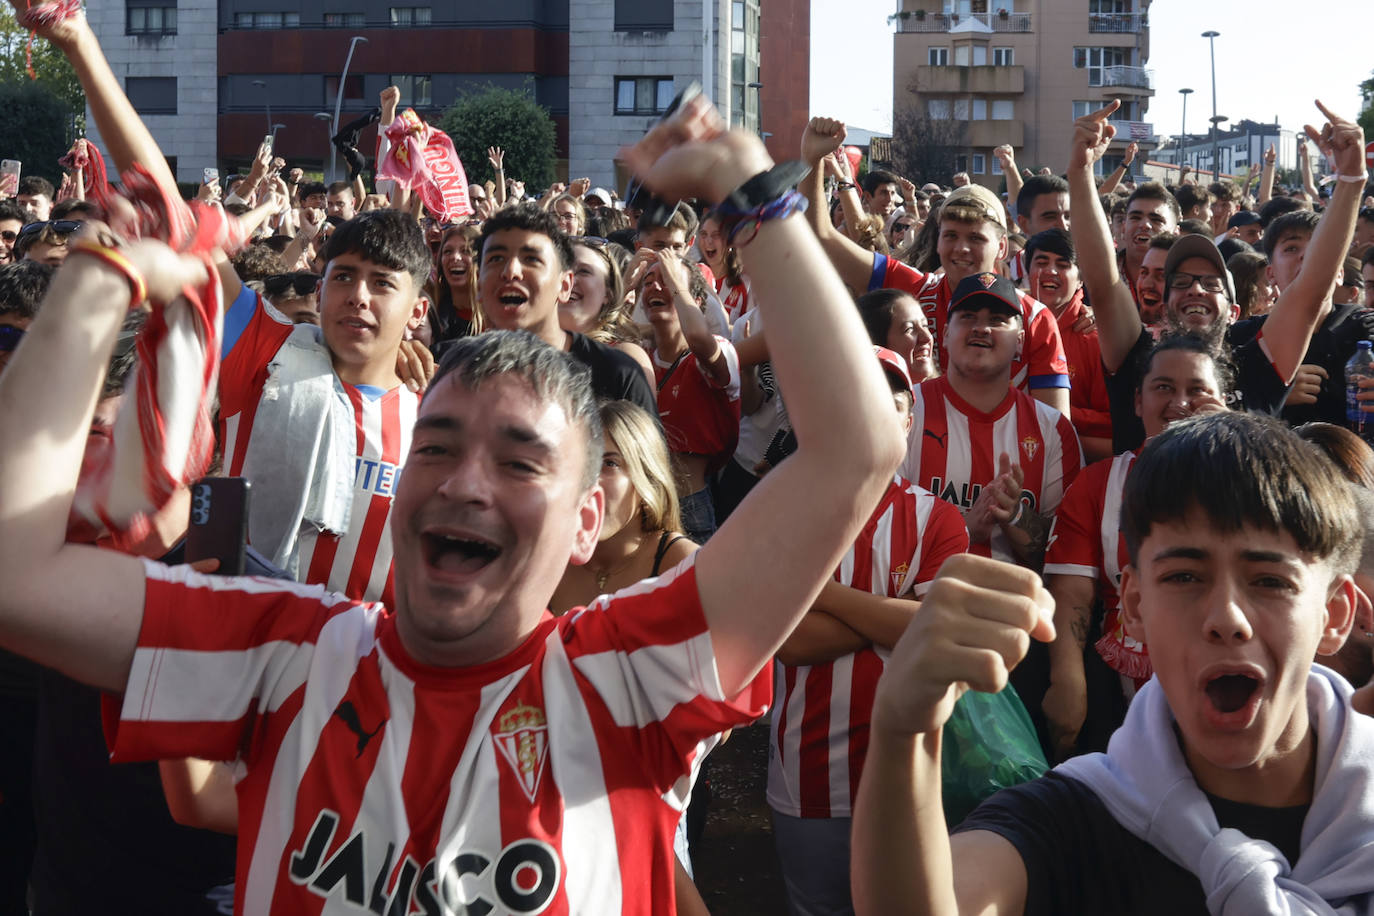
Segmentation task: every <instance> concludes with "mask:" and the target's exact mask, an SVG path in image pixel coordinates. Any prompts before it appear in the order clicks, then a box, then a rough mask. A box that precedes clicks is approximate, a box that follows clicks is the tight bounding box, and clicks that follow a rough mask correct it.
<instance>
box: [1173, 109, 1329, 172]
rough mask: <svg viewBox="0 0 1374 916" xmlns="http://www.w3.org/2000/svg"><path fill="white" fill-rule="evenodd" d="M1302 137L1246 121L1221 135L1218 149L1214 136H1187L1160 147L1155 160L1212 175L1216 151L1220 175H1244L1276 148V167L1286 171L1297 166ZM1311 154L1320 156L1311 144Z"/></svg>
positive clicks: (1276, 127) (1237, 123)
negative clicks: (1270, 150) (1269, 151)
mask: <svg viewBox="0 0 1374 916" xmlns="http://www.w3.org/2000/svg"><path fill="white" fill-rule="evenodd" d="M1303 136H1304V135H1303V134H1302V133H1301V132H1300V131H1292V130H1285V129H1284V128H1282V127H1280V126H1279V125H1277V124H1263V123H1260V122H1258V121H1252V120H1250V119H1249V118H1244V119H1242V120H1240V121H1238V122H1236V123H1235V124H1234V125H1232V127H1231V129H1229V130H1223V131H1221V132H1220V133H1218V134H1217V136H1216V144H1215V146H1214V145H1213V142H1212V139H1213V138H1212V136H1211V134H1188V135H1186V136H1183V137H1174V138H1173V139H1172V141H1171V142H1169V143H1166V144H1165V145H1164V146H1161V147H1160V148H1159V149H1158V150H1157V151H1156V152H1155V153H1154V157H1153V158H1154V159H1155V160H1156V161H1158V162H1167V163H1169V164H1170V165H1174V166H1177V165H1178V164H1179V162H1180V160H1181V161H1182V162H1183V163H1184V164H1186V165H1187V166H1188V167H1189V168H1191V169H1193V170H1194V171H1197V172H1202V173H1209V172H1212V171H1213V168H1212V152H1213V149H1215V150H1216V153H1217V155H1218V156H1219V157H1220V159H1221V162H1220V165H1221V174H1223V175H1244V174H1245V173H1246V172H1247V171H1248V170H1249V168H1250V166H1251V165H1252V164H1253V163H1256V162H1258V163H1261V164H1263V162H1264V151H1265V150H1267V149H1268V148H1269V147H1270V146H1273V147H1274V164H1275V166H1276V167H1277V168H1278V169H1279V170H1280V171H1287V170H1289V169H1295V168H1297V167H1298V141H1299V140H1300V139H1302V138H1303ZM1308 151H1309V152H1311V153H1312V155H1313V156H1314V157H1315V156H1317V155H1318V153H1317V152H1316V151H1315V150H1314V149H1313V148H1312V146H1311V144H1308Z"/></svg>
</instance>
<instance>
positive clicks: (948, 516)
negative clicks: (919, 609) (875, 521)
mask: <svg viewBox="0 0 1374 916" xmlns="http://www.w3.org/2000/svg"><path fill="white" fill-rule="evenodd" d="M917 511H918V513H920V514H921V516H922V521H921V546H920V550H919V552H918V554H917V556H918V558H919V559H918V561H917V562H916V563H915V564H913V565H915V567H916V579H915V582H914V583H913V585H912V594H913V595H914V596H915V597H917V598H923V597H925V594H926V592H928V591H930V586H931V584H932V583H933V582H934V580H935V576H936V575H937V574H938V573H939V572H940V567H941V566H943V565H944V563H945V561H946V560H948V559H949V558H950V557H952V556H954V555H955V554H959V553H966V552H967V551H968V529H967V528H966V527H964V516H963V515H962V514H961V513H960V512H959V510H958V509H956V508H954V506H952V505H950V504H949V503H947V502H945V501H944V500H943V499H940V498H939V497H938V496H936V495H935V494H934V493H931V492H930V491H929V490H926V489H924V488H920V489H919V491H918V495H917Z"/></svg>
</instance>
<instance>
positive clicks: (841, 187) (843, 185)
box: [835, 181, 858, 191]
mask: <svg viewBox="0 0 1374 916" xmlns="http://www.w3.org/2000/svg"><path fill="white" fill-rule="evenodd" d="M857 187H858V185H856V184H855V183H854V182H852V181H841V182H840V183H839V184H837V185H835V190H836V191H848V190H849V189H850V188H857Z"/></svg>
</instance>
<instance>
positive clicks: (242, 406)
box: [219, 286, 420, 604]
mask: <svg viewBox="0 0 1374 916" xmlns="http://www.w3.org/2000/svg"><path fill="white" fill-rule="evenodd" d="M249 296H251V297H252V298H251V299H249V298H247V297H249ZM293 327H294V325H292V324H290V323H289V322H287V321H286V320H285V319H284V318H283V317H282V316H280V315H279V314H275V313H274V312H272V311H269V310H268V309H266V308H264V307H263V303H262V300H261V297H260V296H257V294H255V293H253V292H252V291H251V290H250V289H249V288H248V287H246V286H245V287H244V295H241V296H240V297H239V298H238V299H237V300H235V301H234V303H233V304H232V305H231V306H230V308H229V310H228V312H227V314H226V315H225V321H224V362H223V365H222V367H221V369H220V379H219V393H220V441H221V444H222V445H223V448H224V464H225V468H226V473H227V474H228V476H230V477H238V476H241V475H242V473H243V464H244V459H245V458H246V457H247V454H248V440H249V438H250V437H251V436H253V435H254V434H255V432H256V434H258V435H281V434H282V432H281V431H280V430H272V431H267V430H255V427H254V425H253V420H254V417H255V416H256V414H257V410H258V404H259V402H260V401H261V400H262V398H263V396H264V390H265V388H266V385H267V381H268V378H269V377H270V374H271V373H270V370H269V368H268V367H269V366H270V365H271V363H272V361H273V359H274V357H276V355H277V351H278V350H280V349H281V348H282V346H283V345H284V344H285V343H286V338H287V337H289V336H290V334H291V330H292V328H293ZM334 394H335V397H338V398H343V399H345V400H347V402H348V404H349V408H350V411H351V413H352V416H353V421H354V423H353V425H354V434H355V442H356V445H355V453H354V459H355V462H356V463H355V466H354V480H353V507H352V512H351V514H350V521H349V525H348V531H347V532H345V533H344V534H343V535H342V536H339V535H335V534H333V533H330V532H322V531H319V530H317V529H315V528H312V527H311V526H308V525H306V526H302V527H303V530H302V531H301V534H300V544H299V547H298V551H299V557H300V559H299V561H298V563H297V569H298V570H299V575H298V578H299V579H300V580H301V581H302V582H307V583H310V584H312V585H323V586H325V587H326V588H328V589H329V590H331V591H336V592H340V593H342V594H345V595H347V596H348V597H350V598H356V599H358V600H360V601H378V600H380V601H382V602H383V603H384V604H390V603H391V601H392V591H391V590H392V581H391V558H392V553H391V525H390V516H391V497H392V494H393V492H394V491H395V487H396V482H397V480H399V478H400V473H401V467H402V465H403V464H404V463H405V457H406V454H407V453H408V452H409V451H410V433H411V429H412V428H413V427H414V426H415V416H416V413H417V412H418V410H419V404H420V399H419V395H417V394H415V393H413V392H412V391H410V389H408V388H406V387H405V386H404V385H400V386H397V387H396V388H392V389H390V390H389V391H382V390H379V389H373V388H369V387H366V386H357V385H346V384H344V383H343V382H342V381H340V380H339V379H338V377H337V376H335V378H334Z"/></svg>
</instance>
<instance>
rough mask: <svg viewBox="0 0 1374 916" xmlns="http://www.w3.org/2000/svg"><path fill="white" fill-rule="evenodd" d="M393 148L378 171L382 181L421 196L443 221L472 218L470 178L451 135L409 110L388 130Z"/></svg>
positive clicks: (401, 114)
mask: <svg viewBox="0 0 1374 916" xmlns="http://www.w3.org/2000/svg"><path fill="white" fill-rule="evenodd" d="M385 133H386V137H387V140H389V141H390V142H391V149H390V150H388V151H387V154H386V155H385V156H384V157H382V160H381V164H380V165H379V166H378V168H377V177H378V178H379V179H391V180H393V181H395V182H396V183H397V184H399V185H401V186H402V187H405V188H410V189H412V190H414V191H415V192H416V193H418V194H419V195H420V199H421V200H422V201H423V202H424V205H425V208H426V209H427V210H429V212H430V213H431V214H433V215H434V217H435V218H436V219H438V220H439V221H440V222H449V221H451V220H455V219H458V218H460V217H464V216H471V215H472V212H473V210H472V203H471V202H470V201H469V200H468V176H467V173H466V172H465V171H463V163H462V162H461V161H460V160H459V159H458V153H457V151H456V150H454V148H453V141H452V140H450V139H449V136H448V134H446V133H444V132H443V131H442V130H439V129H438V128H437V127H433V126H431V125H429V124H426V123H425V122H424V120H423V119H422V118H421V117H420V116H419V115H417V114H416V113H415V111H414V109H411V108H407V109H406V110H405V111H403V112H401V113H400V114H398V115H397V116H396V120H394V121H392V122H391V125H390V126H389V127H387V128H386V131H385Z"/></svg>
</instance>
